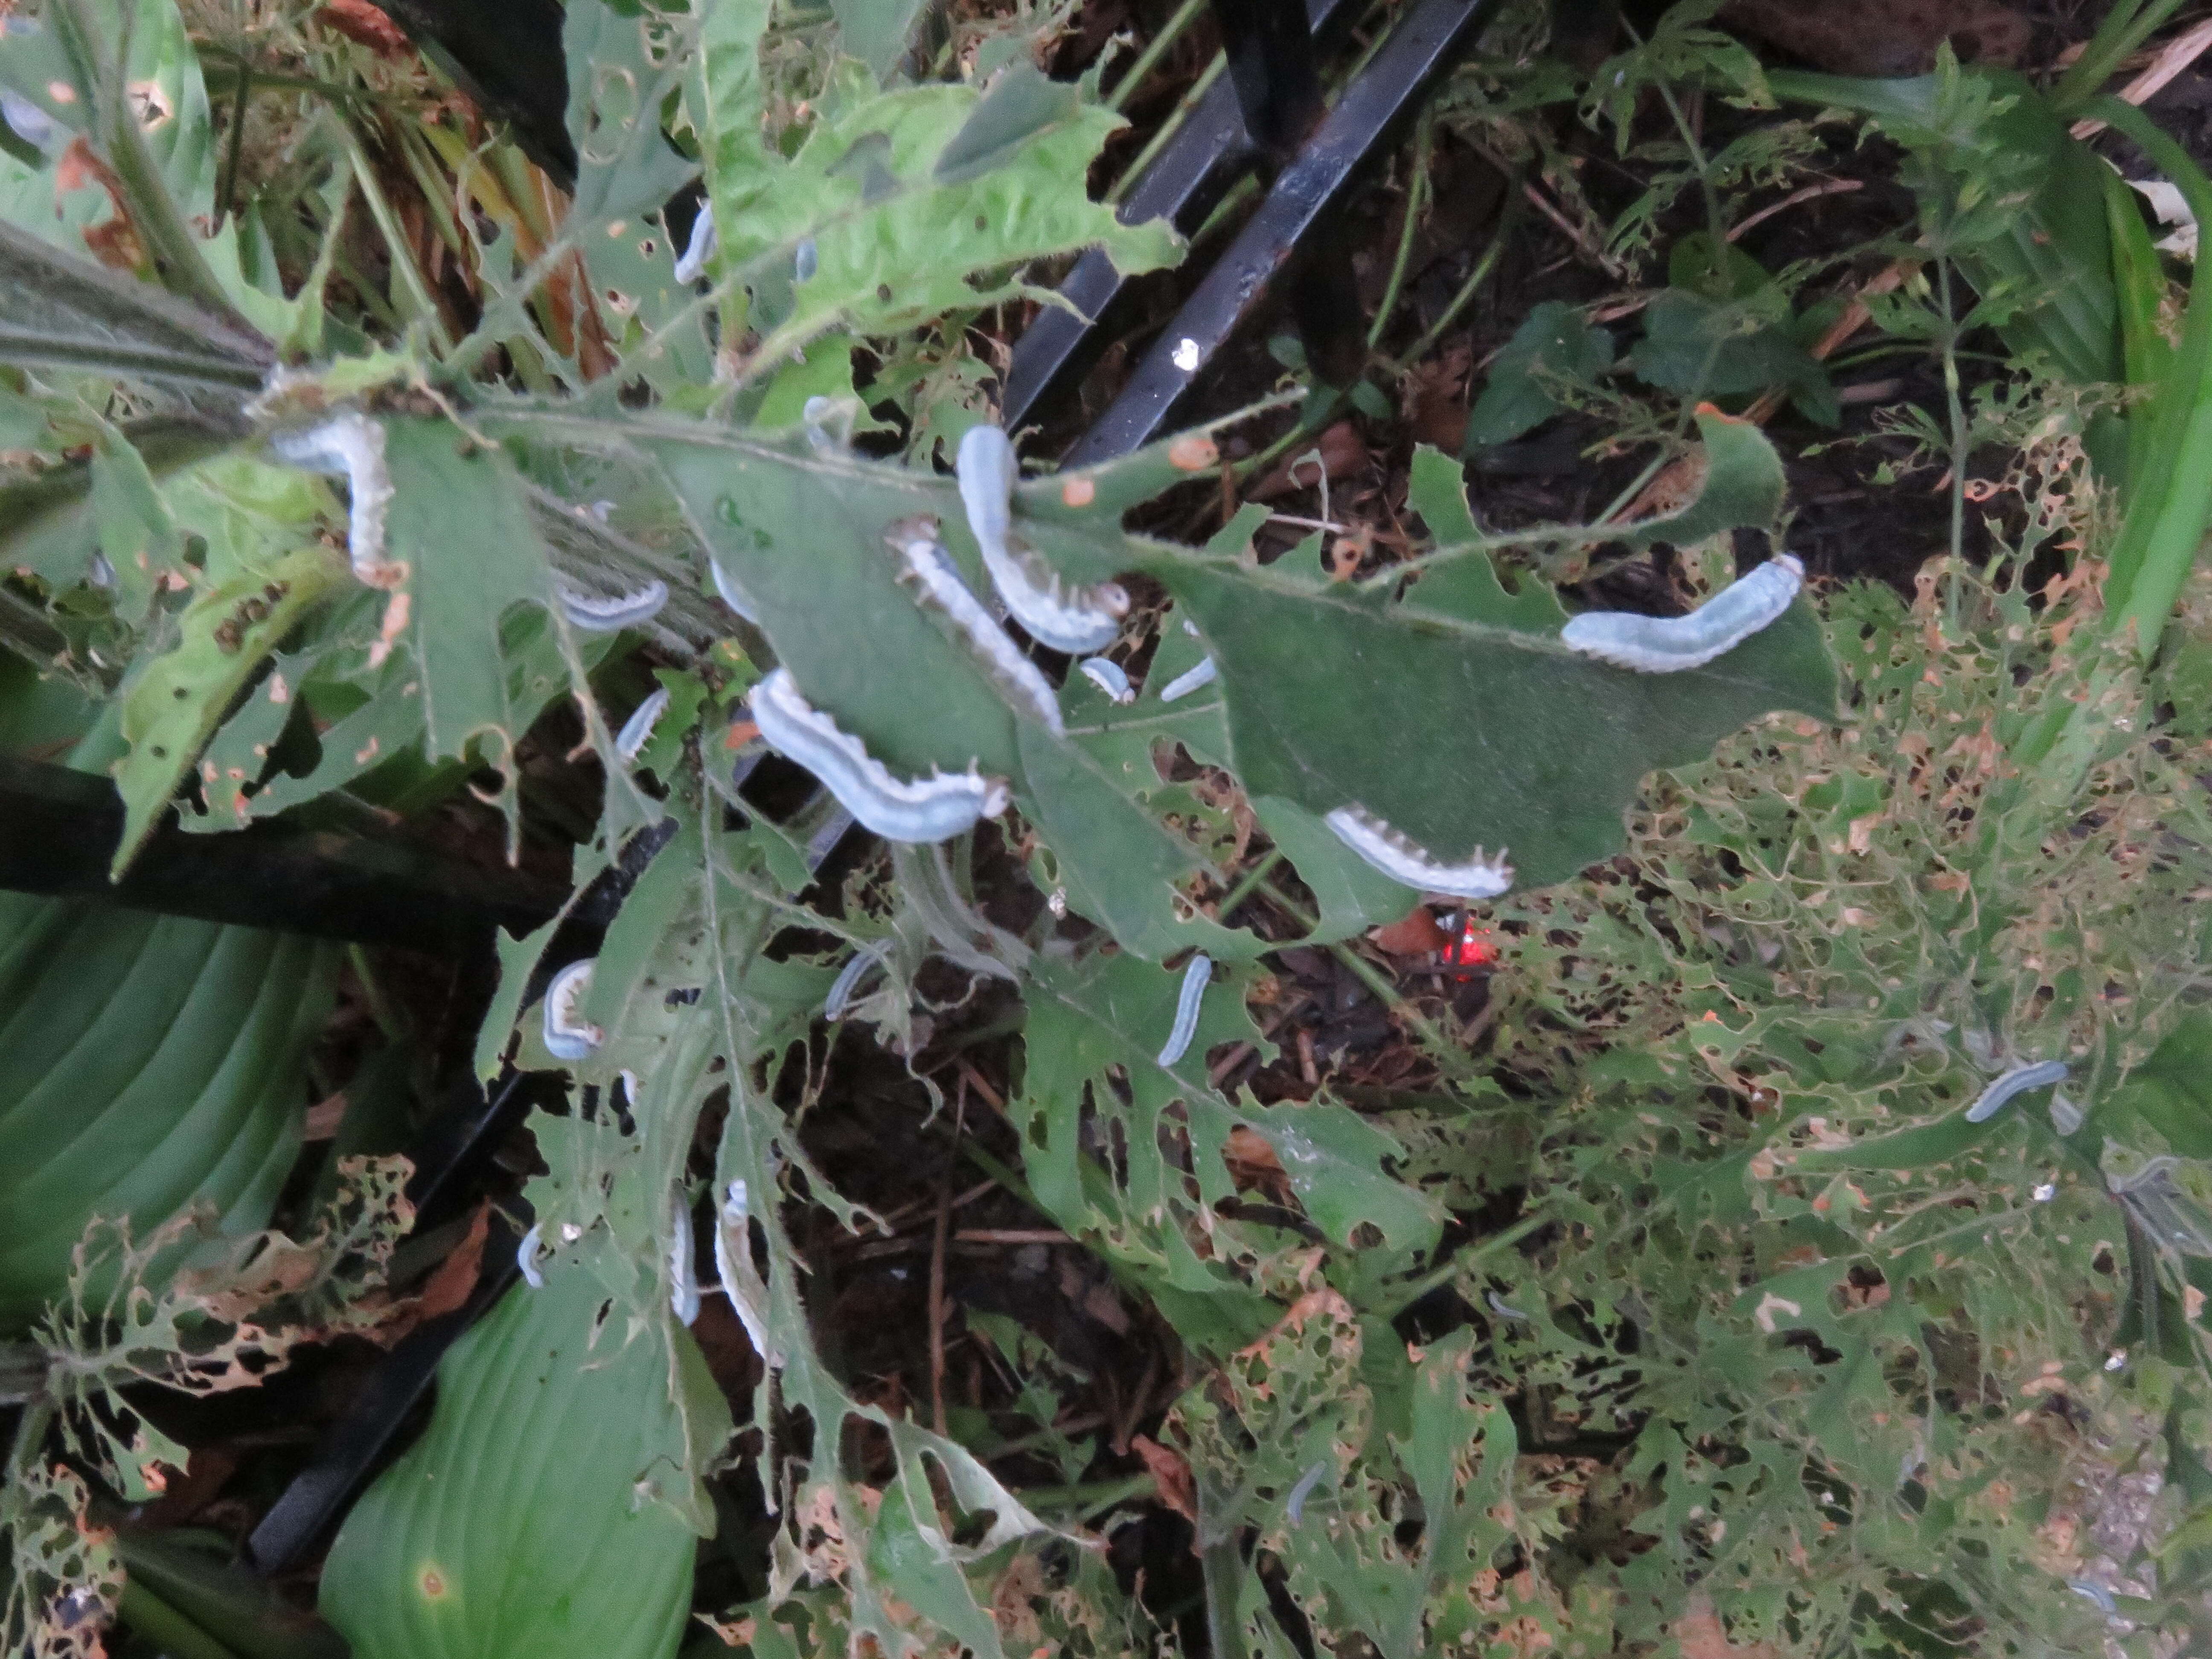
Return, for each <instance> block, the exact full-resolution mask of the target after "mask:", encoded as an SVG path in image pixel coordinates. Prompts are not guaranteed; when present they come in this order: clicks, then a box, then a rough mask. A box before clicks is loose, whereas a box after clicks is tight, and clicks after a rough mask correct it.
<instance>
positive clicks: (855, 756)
mask: <svg viewBox="0 0 2212 1659" xmlns="http://www.w3.org/2000/svg"><path fill="white" fill-rule="evenodd" d="M752 715H753V723H754V724H755V725H757V726H759V727H760V734H761V736H762V737H763V738H765V739H766V740H767V742H768V745H769V748H771V749H773V750H775V751H776V753H778V754H780V755H782V756H784V757H787V759H790V760H793V761H796V762H797V763H799V765H801V766H803V767H805V769H807V770H808V771H810V772H811V773H812V774H814V775H815V776H816V777H817V778H819V779H821V780H822V781H823V785H824V786H825V787H828V789H829V793H831V794H833V795H835V796H836V798H837V804H838V805H841V806H842V807H843V808H844V809H845V810H846V811H848V812H850V813H851V814H852V815H853V816H854V817H855V818H858V819H859V820H860V822H861V823H863V824H865V825H866V826H867V828H869V829H872V830H874V831H875V832H876V833H877V834H878V835H879V836H882V837H883V838H884V840H885V841H896V842H912V843H925V842H940V841H948V840H950V839H951V837H953V836H957V835H958V834H959V833H960V832H961V831H962V830H963V829H973V828H975V821H976V819H978V818H987V817H988V818H994V817H998V816H999V814H1000V813H1001V812H1003V811H1006V805H1007V803H1008V801H1009V800H1010V799H1012V797H1011V796H1010V795H1009V794H1008V793H1007V789H1006V781H1005V780H1004V779H1001V778H987V777H983V776H981V775H979V774H978V773H977V772H976V771H975V769H974V767H973V766H972V765H971V766H970V767H969V769H968V770H967V771H965V772H955V773H952V774H951V775H946V774H945V773H941V772H940V773H937V774H934V775H932V776H929V777H927V778H915V779H911V780H908V779H902V778H897V777H894V776H893V775H891V772H890V769H889V768H887V767H886V766H884V763H882V762H881V761H879V760H878V759H877V758H876V757H874V756H873V755H871V754H870V753H869V752H868V750H867V745H866V744H863V743H862V742H861V741H860V738H856V737H854V735H853V734H852V733H851V732H846V731H842V730H841V729H840V728H839V726H838V725H837V722H836V720H832V719H831V718H830V717H829V715H827V714H823V712H822V711H821V710H820V709H818V708H815V707H814V706H813V705H812V704H811V703H810V702H807V701H806V699H805V697H803V696H800V695H799V683H798V682H797V681H796V680H794V679H793V678H791V671H790V670H789V669H787V668H779V669H777V670H776V671H775V672H774V673H772V674H770V675H769V676H768V677H767V678H765V679H763V681H761V683H760V684H758V685H757V686H755V687H754V688H753V695H752Z"/></svg>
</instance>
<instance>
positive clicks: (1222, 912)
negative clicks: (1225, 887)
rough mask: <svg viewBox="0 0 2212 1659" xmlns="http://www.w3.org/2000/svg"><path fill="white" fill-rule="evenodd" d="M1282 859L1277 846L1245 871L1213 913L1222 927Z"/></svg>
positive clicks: (1280, 851)
mask: <svg viewBox="0 0 2212 1659" xmlns="http://www.w3.org/2000/svg"><path fill="white" fill-rule="evenodd" d="M1282 861H1283V853H1282V849H1281V848H1276V849H1275V850H1274V851H1273V852H1272V853H1270V854H1267V857H1265V858H1264V859H1261V860H1260V861H1259V863H1257V864H1255V865H1254V866H1252V868H1251V869H1250V870H1249V871H1248V872H1246V873H1245V875H1244V877H1243V879H1242V880H1241V881H1239V882H1238V883H1237V884H1236V885H1235V886H1234V887H1232V888H1231V889H1230V890H1229V896H1228V897H1227V898H1225V899H1224V900H1222V901H1221V908H1220V909H1219V910H1218V911H1216V912H1215V913H1214V914H1215V915H1218V917H1219V918H1220V920H1221V925H1222V926H1223V927H1227V926H1228V925H1229V919H1230V917H1231V916H1232V915H1236V914H1237V906H1238V905H1240V904H1242V903H1243V902H1244V901H1245V900H1246V899H1248V898H1250V897H1251V896H1252V890H1253V889H1254V888H1255V887H1257V886H1258V885H1259V884H1261V882H1263V881H1265V880H1267V874H1268V872H1270V871H1272V870H1273V868H1274V867H1275V866H1277V865H1279V864H1280V863H1281V862H1282Z"/></svg>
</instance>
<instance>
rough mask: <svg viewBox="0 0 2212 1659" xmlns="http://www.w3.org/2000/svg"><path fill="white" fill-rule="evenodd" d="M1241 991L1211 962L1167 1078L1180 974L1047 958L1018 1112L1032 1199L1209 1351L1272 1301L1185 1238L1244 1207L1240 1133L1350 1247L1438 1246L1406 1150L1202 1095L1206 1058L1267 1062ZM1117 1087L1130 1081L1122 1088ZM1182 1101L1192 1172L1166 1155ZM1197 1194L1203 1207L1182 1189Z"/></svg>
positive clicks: (1326, 1118) (1299, 1113)
mask: <svg viewBox="0 0 2212 1659" xmlns="http://www.w3.org/2000/svg"><path fill="white" fill-rule="evenodd" d="M1242 978H1243V975H1242V974H1241V973H1240V972H1239V971H1238V970H1235V969H1225V968H1224V967H1223V966H1222V965H1220V964H1216V966H1215V968H1214V975H1213V982H1212V985H1211V987H1209V988H1208V990H1207V991H1206V994H1205V999H1204V1000H1203V1002H1202V1003H1201V1004H1200V1014H1199V1022H1198V1030H1197V1035H1196V1037H1195V1039H1194V1041H1193V1042H1192V1043H1191V1045H1190V1048H1189V1049H1188V1052H1187V1053H1186V1054H1185V1055H1184V1056H1183V1057H1182V1060H1179V1061H1177V1062H1176V1064H1175V1065H1173V1066H1162V1065H1161V1064H1160V1063H1159V1059H1158V1055H1159V1052H1160V1049H1161V1046H1162V1044H1164V1042H1165V1041H1166V1039H1167V1036H1168V1033H1169V1030H1170V1027H1171V1026H1172V1025H1173V1024H1174V1023H1175V1016H1176V1002H1177V998H1178V995H1179V993H1180V991H1181V989H1182V975H1181V974H1179V973H1173V972H1170V971H1167V970H1165V969H1161V968H1158V967H1155V966H1153V965H1152V964H1151V963H1145V962H1140V961H1138V960H1136V959H1135V958H1133V957H1128V956H1123V955H1116V956H1110V957H1093V958H1092V959H1091V960H1090V961H1088V962H1085V963H1079V964H1075V965H1064V964H1059V963H1050V962H1047V961H1042V960H1040V962H1039V963H1038V964H1037V965H1036V969H1035V974H1034V979H1033V982H1032V989H1031V990H1030V995H1029V1018H1028V1021H1027V1023H1026V1024H1025V1025H1024V1044H1025V1051H1026V1061H1027V1063H1026V1066H1025V1067H1024V1073H1023V1080H1022V1092H1021V1095H1020V1097H1019V1098H1018V1100H1017V1101H1016V1102H1015V1103H1014V1104H1013V1107H1012V1116H1013V1119H1014V1121H1015V1122H1016V1123H1017V1124H1018V1126H1020V1127H1021V1128H1022V1158H1023V1164H1024V1170H1025V1172H1026V1174H1027V1176H1028V1179H1029V1182H1030V1188H1031V1191H1032V1192H1033V1193H1034V1194H1035V1195H1036V1199H1037V1200H1038V1201H1039V1202H1040V1203H1041V1204H1042V1205H1043V1206H1045V1208H1046V1209H1047V1210H1048V1211H1049V1212H1051V1213H1052V1214H1053V1215H1054V1216H1055V1217H1056V1218H1058V1219H1059V1220H1060V1225H1063V1226H1064V1227H1066V1228H1067V1230H1068V1231H1070V1232H1073V1233H1075V1234H1077V1235H1078V1236H1079V1237H1089V1238H1091V1239H1092V1240H1094V1241H1095V1248H1097V1249H1100V1250H1101V1251H1102V1252H1103V1254H1105V1255H1107V1257H1108V1258H1109V1260H1112V1261H1116V1262H1118V1263H1120V1264H1121V1266H1123V1267H1124V1268H1125V1269H1127V1271H1130V1272H1132V1273H1136V1274H1137V1275H1139V1277H1140V1278H1141V1279H1143V1280H1144V1281H1145V1284H1146V1289H1147V1291H1149V1292H1150V1293H1151V1294H1152V1295H1153V1297H1155V1299H1156V1300H1159V1301H1161V1303H1162V1306H1163V1309H1164V1310H1165V1311H1166V1312H1167V1313H1168V1314H1169V1316H1170V1319H1173V1320H1174V1321H1175V1322H1176V1326H1177V1328H1178V1329H1180V1330H1181V1331H1182V1334H1184V1336H1185V1338H1186V1339H1187V1340H1191V1341H1194V1342H1196V1343H1199V1344H1200V1345H1201V1346H1206V1347H1207V1348H1209V1349H1217V1348H1219V1347H1223V1346H1236V1345H1237V1344H1238V1343H1241V1342H1243V1341H1246V1340H1250V1338H1251V1336H1252V1335H1253V1334H1255V1333H1256V1330H1257V1329H1258V1328H1259V1327H1260V1325H1261V1323H1264V1322H1265V1320H1266V1319H1267V1304H1266V1303H1265V1302H1264V1301H1263V1300H1261V1299H1259V1298H1257V1297H1255V1296H1254V1295H1253V1294H1252V1292H1250V1291H1249V1290H1247V1289H1246V1288H1245V1287H1244V1286H1243V1285H1242V1284H1241V1283H1240V1282H1239V1281H1238V1280H1237V1279H1236V1278H1235V1277H1234V1276H1233V1275H1231V1273H1229V1272H1227V1271H1226V1270H1225V1267H1223V1265H1222V1264H1221V1262H1220V1261H1219V1259H1218V1252H1217V1254H1216V1259H1215V1260H1213V1261H1203V1260H1200V1258H1199V1257H1198V1256H1197V1255H1195V1254H1194V1252H1193V1251H1192V1249H1191V1246H1190V1243H1189V1240H1188V1237H1187V1236H1186V1234H1187V1230H1188V1227H1189V1226H1190V1225H1192V1224H1191V1219H1190V1218H1191V1216H1192V1213H1193V1211H1194V1202H1193V1200H1194V1199H1195V1205H1196V1206H1205V1207H1206V1209H1208V1210H1211V1209H1212V1206H1215V1205H1218V1204H1219V1203H1221V1202H1222V1201H1224V1200H1226V1199H1228V1198H1230V1197H1231V1196H1232V1195H1233V1194H1234V1191H1235V1188H1234V1186H1233V1183H1232V1182H1231V1179H1230V1175H1229V1170H1228V1166H1227V1164H1226V1163H1225V1161H1224V1154H1225V1150H1226V1149H1227V1147H1228V1146H1229V1141H1230V1136H1231V1133H1232V1132H1234V1131H1235V1130H1237V1128H1239V1127H1243V1128H1245V1129H1248V1130H1249V1131H1252V1132H1254V1133H1257V1134H1258V1135H1259V1136H1260V1137H1261V1139H1264V1140H1266V1141H1267V1144H1268V1145H1269V1146H1272V1147H1273V1149H1274V1151H1275V1154H1276V1157H1277V1158H1278V1159H1279V1161H1280V1163H1281V1164H1282V1168H1283V1171H1284V1174H1285V1177H1286V1179H1287V1180H1288V1182H1289V1184H1290V1188H1291V1191H1292V1192H1293V1193H1294V1194H1296V1195H1297V1198H1298V1200H1299V1202H1300V1203H1301V1204H1302V1205H1304V1207H1305V1210H1306V1212H1307V1213H1308V1214H1309V1215H1310V1217H1312V1218H1313V1220H1314V1221H1315V1223H1316V1225H1319V1226H1320V1227H1321V1228H1322V1231H1324V1232H1325V1233H1326V1234H1327V1235H1328V1237H1331V1238H1332V1239H1334V1241H1335V1242H1337V1243H1339V1244H1348V1243H1350V1242H1351V1239H1352V1233H1353V1231H1355V1230H1356V1229H1358V1227H1360V1226H1361V1225H1363V1224H1364V1225H1370V1226H1372V1227H1374V1228H1376V1230H1377V1231H1380V1232H1381V1234H1382V1235H1383V1241H1384V1243H1385V1244H1387V1245H1389V1247H1391V1248H1393V1249H1396V1250H1400V1251H1411V1250H1418V1249H1424V1248H1425V1247H1426V1246H1427V1245H1429V1244H1431V1243H1433V1242H1434V1240H1435V1237H1436V1231H1437V1222H1438V1217H1437V1212H1436V1211H1435V1210H1434V1208H1433V1207H1432V1206H1431V1205H1430V1204H1429V1202H1428V1201H1427V1200H1426V1199H1425V1198H1424V1197H1423V1196H1422V1195H1421V1194H1418V1193H1416V1192H1414V1191H1413V1190H1412V1189H1410V1188H1406V1187H1403V1186H1401V1185H1400V1184H1399V1183H1398V1182H1395V1181H1393V1180H1392V1179H1391V1178H1390V1177H1389V1176H1387V1175H1385V1174H1384V1173H1383V1168H1382V1166H1383V1162H1384V1161H1385V1160H1386V1159H1388V1158H1391V1157H1392V1156H1394V1155H1395V1154H1396V1153H1397V1152H1398V1151H1399V1148H1398V1146H1397V1144H1396V1143H1395V1141H1393V1140H1392V1139H1390V1138H1389V1136H1388V1135H1386V1134H1384V1133H1382V1132H1381V1131H1380V1130H1378V1129H1376V1128H1375V1127H1373V1126H1372V1125H1370V1124H1368V1123H1367V1122H1365V1121H1364V1120H1362V1119H1360V1118H1358V1116H1356V1115H1354V1114H1352V1113H1351V1112H1349V1111H1347V1110H1346V1109H1345V1108H1343V1107H1341V1106H1336V1105H1332V1104H1328V1103H1309V1104H1306V1105H1303V1106H1282V1107H1277V1108H1273V1109H1258V1108H1254V1107H1244V1106H1237V1105H1232V1104H1231V1103H1230V1102H1229V1101H1228V1100H1227V1099H1226V1098H1225V1097H1224V1096H1223V1095H1222V1094H1221V1093H1220V1091H1218V1090H1217V1089H1215V1088H1214V1087H1213V1086H1212V1085H1211V1084H1210V1083H1209V1082H1207V1080H1206V1071H1205V1065H1206V1054H1207V1053H1208V1051H1209V1050H1211V1049H1212V1048H1216V1047H1218V1045H1220V1044H1222V1043H1225V1042H1240V1041H1241V1042H1250V1043H1252V1044H1254V1045H1255V1047H1258V1048H1261V1050H1262V1052H1265V1041H1264V1039H1263V1038H1261V1036H1260V1034H1259V1032H1258V1031H1257V1030H1255V1028H1254V1026H1253V1025H1252V1023H1251V1019H1250V1017H1249V1014H1248V1013H1247V1012H1245V1009H1244V1006H1243V994H1242V992H1241V990H1240V989H1239V988H1238V987H1239V985H1240V984H1241V981H1242ZM1109 1076H1110V1077H1113V1078H1117V1079H1126V1088H1124V1087H1123V1086H1121V1085H1118V1084H1117V1083H1115V1082H1109ZM1178 1102H1180V1103H1181V1113H1180V1121H1181V1124H1182V1127H1183V1133H1187V1134H1188V1138H1189V1155H1188V1156H1189V1165H1188V1174H1186V1173H1185V1172H1184V1171H1183V1170H1182V1169H1181V1168H1179V1167H1178V1166H1177V1165H1176V1164H1171V1163H1170V1161H1169V1159H1168V1158H1167V1157H1166V1156H1165V1155H1164V1152H1163V1148H1162V1138H1163V1133H1164V1132H1165V1131H1167V1130H1168V1128H1169V1126H1170V1123H1172V1122H1173V1121H1175V1120H1173V1119H1170V1117H1169V1116H1168V1115H1167V1114H1168V1111H1169V1108H1170V1106H1172V1105H1174V1104H1176V1103H1178ZM1102 1136H1103V1137H1104V1138H1105V1139H1108V1140H1110V1141H1111V1142H1112V1144H1114V1145H1115V1146H1117V1147H1118V1148H1121V1149H1123V1156H1124V1157H1125V1158H1126V1164H1124V1166H1123V1170H1122V1172H1121V1175H1120V1176H1119V1177H1118V1179H1117V1178H1116V1177H1115V1176H1111V1175H1109V1174H1108V1173H1107V1171H1106V1169H1105V1167H1104V1166H1103V1165H1102V1164H1098V1163H1097V1162H1095V1161H1094V1159H1093V1157H1092V1154H1091V1153H1090V1152H1086V1151H1085V1150H1084V1149H1085V1146H1086V1145H1087V1144H1088V1145H1095V1144H1099V1142H1098V1138H1099V1137H1102ZM1193 1182H1194V1185H1195V1193H1194V1194H1191V1193H1188V1192H1187V1191H1186V1188H1187V1185H1188V1184H1190V1183H1193ZM1209 1225H1210V1226H1212V1227H1214V1228H1222V1229H1226V1228H1228V1227H1230V1226H1231V1225H1232V1224H1230V1223H1227V1222H1225V1221H1218V1220H1217V1221H1213V1222H1212V1223H1210V1224H1209Z"/></svg>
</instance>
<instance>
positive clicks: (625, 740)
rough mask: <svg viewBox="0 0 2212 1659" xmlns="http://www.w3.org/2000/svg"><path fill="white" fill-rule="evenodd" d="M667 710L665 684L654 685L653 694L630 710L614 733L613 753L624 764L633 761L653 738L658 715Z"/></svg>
mask: <svg viewBox="0 0 2212 1659" xmlns="http://www.w3.org/2000/svg"><path fill="white" fill-rule="evenodd" d="M667 712H668V688H667V687H666V686H665V685H662V686H656V687H654V688H653V695H652V696H649V697H647V699H646V700H645V701H644V702H641V703H640V704H638V706H637V707H636V708H634V709H632V710H631V711H630V717H629V719H628V720H624V721H623V727H622V730H621V731H619V732H616V733H615V754H616V756H617V758H619V759H620V760H621V762H622V763H623V765H624V766H628V765H629V764H630V763H633V762H634V761H635V760H636V759H637V757H638V755H639V754H640V752H641V751H642V750H643V749H644V748H645V745H646V744H648V743H650V742H651V741H652V740H653V727H654V726H658V725H659V724H660V717H661V716H662V715H663V714H666V713H667Z"/></svg>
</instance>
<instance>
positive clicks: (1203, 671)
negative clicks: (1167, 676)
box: [1160, 657, 1221, 702]
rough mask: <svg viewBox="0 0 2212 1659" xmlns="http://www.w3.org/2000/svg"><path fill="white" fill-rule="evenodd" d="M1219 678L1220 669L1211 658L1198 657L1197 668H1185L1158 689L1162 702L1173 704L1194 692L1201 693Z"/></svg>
mask: <svg viewBox="0 0 2212 1659" xmlns="http://www.w3.org/2000/svg"><path fill="white" fill-rule="evenodd" d="M1219 678H1221V669H1220V667H1219V665H1218V664H1216V663H1215V662H1214V660H1213V659H1212V658H1211V657H1200V659H1198V666H1197V667H1195V668H1187V669H1185V670H1184V671H1182V673H1180V674H1178V675H1176V677H1175V678H1173V679H1171V680H1170V681H1169V682H1168V683H1167V684H1165V685H1164V686H1162V687H1161V688H1160V701H1161V702H1177V701H1179V700H1181V699H1182V698H1184V697H1187V696H1189V695H1190V694H1191V693H1192V692H1194V691H1202V690H1205V689H1206V687H1207V686H1209V685H1211V684H1213V683H1214V681H1216V680H1218V679H1219Z"/></svg>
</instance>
